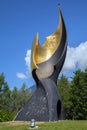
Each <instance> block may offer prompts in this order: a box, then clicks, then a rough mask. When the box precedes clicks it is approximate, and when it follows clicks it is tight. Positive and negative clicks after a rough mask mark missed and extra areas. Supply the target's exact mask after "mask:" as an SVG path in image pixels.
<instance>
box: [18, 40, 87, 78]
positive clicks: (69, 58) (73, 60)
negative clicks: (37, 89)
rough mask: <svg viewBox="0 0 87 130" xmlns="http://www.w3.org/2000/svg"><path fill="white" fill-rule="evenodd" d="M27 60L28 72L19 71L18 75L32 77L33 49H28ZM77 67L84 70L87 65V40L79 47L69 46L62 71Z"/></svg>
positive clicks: (19, 76)
mask: <svg viewBox="0 0 87 130" xmlns="http://www.w3.org/2000/svg"><path fill="white" fill-rule="evenodd" d="M25 62H26V66H27V72H26V73H25V74H24V73H17V77H18V78H21V79H26V78H30V79H32V76H31V50H27V52H26V57H25ZM76 67H78V68H80V69H81V70H84V69H85V68H86V67H87V42H84V43H81V44H80V45H79V46H77V47H75V48H74V47H69V46H68V48H67V55H66V60H65V63H64V66H63V69H62V72H68V71H70V70H73V69H75V68H76Z"/></svg>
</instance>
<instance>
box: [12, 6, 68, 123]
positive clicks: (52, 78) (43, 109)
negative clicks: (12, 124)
mask: <svg viewBox="0 0 87 130" xmlns="http://www.w3.org/2000/svg"><path fill="white" fill-rule="evenodd" d="M59 14H60V23H59V27H58V29H57V30H56V32H55V33H53V34H52V35H51V36H48V37H47V38H46V41H45V44H44V45H43V46H41V45H40V44H39V41H38V34H37V35H36V37H35V39H34V42H33V47H32V56H31V66H32V75H33V78H34V80H35V81H36V85H37V89H36V91H35V93H34V94H33V95H32V97H31V99H30V100H29V101H28V102H27V103H26V104H25V106H24V107H23V108H22V109H21V111H20V112H19V113H18V115H17V116H16V118H15V120H24V121H29V120H31V119H35V120H36V121H57V120H61V119H64V113H63V105H62V102H61V98H60V95H59V92H58V89H57V78H58V75H59V73H60V71H61V69H62V66H63V63H64V61H65V56H66V50H67V42H66V37H67V36H66V35H67V34H66V28H65V24H64V20H63V16H62V13H61V10H60V8H59Z"/></svg>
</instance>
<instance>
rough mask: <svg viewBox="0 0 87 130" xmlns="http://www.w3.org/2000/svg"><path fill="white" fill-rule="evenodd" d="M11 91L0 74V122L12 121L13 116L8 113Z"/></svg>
mask: <svg viewBox="0 0 87 130" xmlns="http://www.w3.org/2000/svg"><path fill="white" fill-rule="evenodd" d="M10 96H11V91H10V89H9V86H8V84H7V82H6V81H5V76H4V73H2V74H0V121H9V120H12V118H13V114H12V113H11V112H10V103H11V97H10Z"/></svg>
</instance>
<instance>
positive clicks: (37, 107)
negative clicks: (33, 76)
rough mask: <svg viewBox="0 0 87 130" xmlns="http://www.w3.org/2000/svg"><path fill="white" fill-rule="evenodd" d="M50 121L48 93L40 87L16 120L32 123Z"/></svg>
mask: <svg viewBox="0 0 87 130" xmlns="http://www.w3.org/2000/svg"><path fill="white" fill-rule="evenodd" d="M31 119H35V120H36V121H49V112H48V104H47V98H46V93H45V91H44V89H43V88H41V87H38V88H37V90H36V91H35V93H34V94H33V96H32V97H31V98H30V100H29V101H28V102H27V103H26V104H25V105H24V107H23V108H22V109H21V110H20V111H19V113H18V114H17V116H16V118H15V120H19V121H30V120H31Z"/></svg>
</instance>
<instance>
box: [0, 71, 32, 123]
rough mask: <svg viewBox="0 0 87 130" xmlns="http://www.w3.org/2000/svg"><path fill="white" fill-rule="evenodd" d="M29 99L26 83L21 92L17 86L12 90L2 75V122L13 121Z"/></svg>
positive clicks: (0, 110) (0, 93)
mask: <svg viewBox="0 0 87 130" xmlns="http://www.w3.org/2000/svg"><path fill="white" fill-rule="evenodd" d="M29 98H30V91H29V89H28V88H27V86H26V84H25V83H24V84H23V85H22V86H21V88H20V89H19V90H18V89H17V87H16V86H15V87H14V89H13V90H10V89H9V86H8V84H7V82H6V81H5V76H4V74H3V73H2V74H1V75H0V122H3V121H9V120H12V119H13V118H14V116H15V115H16V114H17V112H18V111H19V110H20V109H21V108H22V106H23V105H24V103H25V102H27V101H28V100H29Z"/></svg>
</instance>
